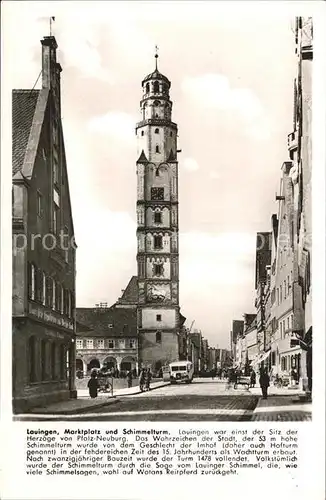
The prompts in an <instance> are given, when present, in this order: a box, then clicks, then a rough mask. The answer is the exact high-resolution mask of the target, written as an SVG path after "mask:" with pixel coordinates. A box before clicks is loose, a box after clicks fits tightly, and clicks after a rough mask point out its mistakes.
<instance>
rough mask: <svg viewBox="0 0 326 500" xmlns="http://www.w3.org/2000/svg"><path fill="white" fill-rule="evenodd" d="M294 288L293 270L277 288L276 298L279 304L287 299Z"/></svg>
mask: <svg viewBox="0 0 326 500" xmlns="http://www.w3.org/2000/svg"><path fill="white" fill-rule="evenodd" d="M291 288H292V271H291V275H290V276H287V279H286V280H284V282H283V283H282V284H281V285H280V286H279V288H277V289H276V300H277V305H280V304H281V303H282V301H283V300H285V299H286V298H287V297H288V296H289V295H290V293H291Z"/></svg>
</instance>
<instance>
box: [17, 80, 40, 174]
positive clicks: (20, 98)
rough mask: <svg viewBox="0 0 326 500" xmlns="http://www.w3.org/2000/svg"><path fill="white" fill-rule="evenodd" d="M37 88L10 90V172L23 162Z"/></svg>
mask: <svg viewBox="0 0 326 500" xmlns="http://www.w3.org/2000/svg"><path fill="white" fill-rule="evenodd" d="M38 96H39V90H13V91H12V174H13V175H15V174H16V173H17V172H19V171H20V170H21V169H22V167H23V163H24V158H25V153H26V149H27V144H28V139H29V135H30V131H31V127H32V123H33V118H34V114H35V109H36V104H37V99H38Z"/></svg>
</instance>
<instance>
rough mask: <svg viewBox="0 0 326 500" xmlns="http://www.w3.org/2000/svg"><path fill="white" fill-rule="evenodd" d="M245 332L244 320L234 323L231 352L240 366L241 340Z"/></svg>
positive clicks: (234, 321)
mask: <svg viewBox="0 0 326 500" xmlns="http://www.w3.org/2000/svg"><path fill="white" fill-rule="evenodd" d="M243 331H244V322H243V321H242V320H233V321H232V330H231V351H232V357H233V360H234V363H235V364H240V362H241V354H240V352H241V349H240V343H239V342H240V339H242V336H243Z"/></svg>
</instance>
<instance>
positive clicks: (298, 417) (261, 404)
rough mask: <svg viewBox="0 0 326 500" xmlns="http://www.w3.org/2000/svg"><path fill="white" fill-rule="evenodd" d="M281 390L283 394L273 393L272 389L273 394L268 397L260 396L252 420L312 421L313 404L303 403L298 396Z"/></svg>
mask: <svg viewBox="0 0 326 500" xmlns="http://www.w3.org/2000/svg"><path fill="white" fill-rule="evenodd" d="M281 390H282V391H283V394H273V393H272V391H271V395H269V396H268V398H267V399H262V398H259V401H258V404H257V406H256V408H255V410H254V411H253V415H252V418H251V420H252V421H255V422H257V421H265V422H266V421H269V422H293V421H311V419H312V404H311V403H303V402H301V401H300V399H299V398H298V397H295V396H294V395H291V394H287V393H286V389H280V390H279V391H281ZM289 392H290V390H289ZM299 394H300V392H299ZM299 394H298V391H297V392H295V395H296V396H298V395H299Z"/></svg>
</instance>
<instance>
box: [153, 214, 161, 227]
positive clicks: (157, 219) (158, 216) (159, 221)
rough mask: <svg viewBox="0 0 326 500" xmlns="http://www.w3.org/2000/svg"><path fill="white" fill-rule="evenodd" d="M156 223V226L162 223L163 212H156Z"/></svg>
mask: <svg viewBox="0 0 326 500" xmlns="http://www.w3.org/2000/svg"><path fill="white" fill-rule="evenodd" d="M154 222H155V224H161V223H162V212H154Z"/></svg>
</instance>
